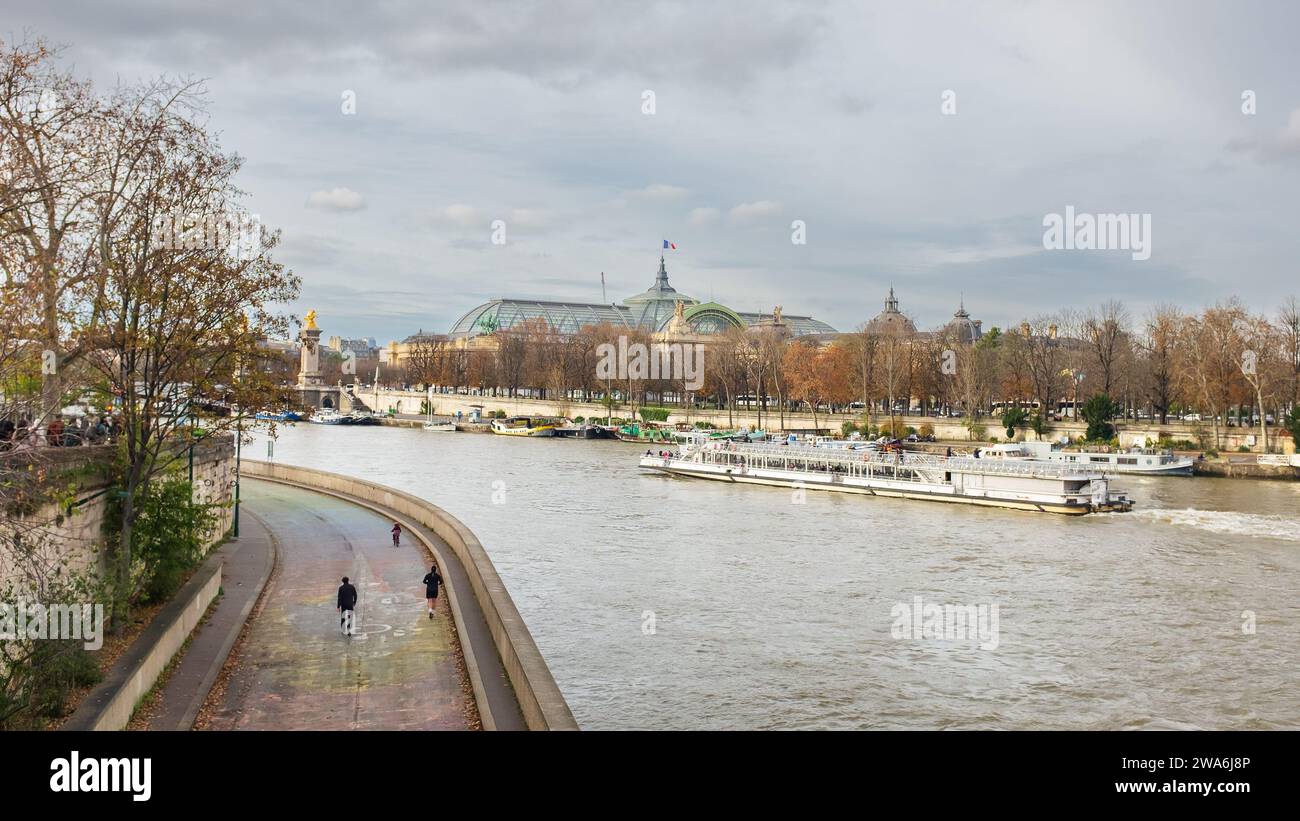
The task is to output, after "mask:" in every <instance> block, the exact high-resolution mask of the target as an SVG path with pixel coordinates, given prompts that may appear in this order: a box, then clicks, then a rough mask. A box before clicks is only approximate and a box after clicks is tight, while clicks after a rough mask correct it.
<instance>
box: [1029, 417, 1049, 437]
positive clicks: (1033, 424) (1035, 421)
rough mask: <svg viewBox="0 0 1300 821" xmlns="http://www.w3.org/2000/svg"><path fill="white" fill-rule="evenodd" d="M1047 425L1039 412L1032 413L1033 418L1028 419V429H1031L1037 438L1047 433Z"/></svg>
mask: <svg viewBox="0 0 1300 821" xmlns="http://www.w3.org/2000/svg"><path fill="white" fill-rule="evenodd" d="M1048 427H1049V426H1048V424H1047V420H1046V419H1044V418H1043V415H1042V414H1041V413H1036V414H1034V415H1033V418H1031V419H1030V420H1029V429H1030V430H1032V431H1033V432H1034V435H1035V436H1037V437H1038V438H1039V439H1042V438H1043V437H1044V436H1046V435H1047V431H1048Z"/></svg>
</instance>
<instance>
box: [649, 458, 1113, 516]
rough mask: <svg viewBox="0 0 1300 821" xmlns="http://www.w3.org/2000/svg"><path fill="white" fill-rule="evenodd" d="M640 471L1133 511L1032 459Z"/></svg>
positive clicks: (667, 462) (818, 461)
mask: <svg viewBox="0 0 1300 821" xmlns="http://www.w3.org/2000/svg"><path fill="white" fill-rule="evenodd" d="M640 464H641V467H642V468H644V469H647V470H653V471H657V472H661V473H668V474H672V475H675V476H685V477H690V478H694V479H713V480H717V481H723V482H733V483H747V484H757V485H776V486H779V487H798V488H806V489H808V490H829V491H836V492H840V493H859V494H863V495H868V496H894V497H898V498H904V499H925V500H929V501H938V502H953V503H958V504H969V505H981V506H986V507H1002V508H1012V509H1016V510H1032V511H1039V512H1044V513H1063V514H1067V515H1074V516H1079V515H1083V514H1086V513H1096V512H1106V511H1115V512H1121V511H1126V510H1129V509H1130V508H1131V507H1132V505H1133V503H1132V501H1130V500H1129V499H1128V498H1127V497H1126V496H1124V495H1123V494H1120V493H1112V492H1111V489H1110V483H1109V480H1108V479H1107V478H1106V477H1105V476H1104V475H1103V474H1101V473H1099V472H1097V471H1092V470H1088V469H1086V468H1085V467H1082V466H1077V465H1069V464H1046V463H1042V462H1035V461H1029V460H1025V461H1017V460H1013V459H1006V460H999V459H975V458H970V457H944V456H933V455H930V454H925V453H901V452H900V453H891V454H881V453H870V452H863V451H852V450H845V451H836V450H831V449H828V448H815V447H807V446H802V445H771V444H742V443H734V442H713V443H709V444H706V445H703V446H699V447H689V446H688V447H685V448H682V449H681V450H680V451H678V452H676V453H668V454H667V455H664V456H659V455H656V454H647V455H645V456H643V457H641V462H640Z"/></svg>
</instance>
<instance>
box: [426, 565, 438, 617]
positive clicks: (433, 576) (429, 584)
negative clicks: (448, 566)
mask: <svg viewBox="0 0 1300 821" xmlns="http://www.w3.org/2000/svg"><path fill="white" fill-rule="evenodd" d="M441 583H442V576H439V575H438V565H436V564H435V565H434V566H433V567H431V568H429V572H428V573H426V574H425V576H424V599H425V601H427V602H428V603H429V618H433V608H434V607H436V606H437V604H438V585H439V584H441Z"/></svg>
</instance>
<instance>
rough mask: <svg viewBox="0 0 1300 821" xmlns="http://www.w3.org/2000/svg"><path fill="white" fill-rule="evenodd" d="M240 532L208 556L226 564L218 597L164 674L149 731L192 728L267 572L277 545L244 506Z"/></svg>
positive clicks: (269, 570)
mask: <svg viewBox="0 0 1300 821" xmlns="http://www.w3.org/2000/svg"><path fill="white" fill-rule="evenodd" d="M239 531H240V534H239V535H240V538H239V539H238V540H236V541H232V542H227V543H226V544H224V545H222V547H221V549H220V550H218V551H217V552H216V553H215V554H213V555H212V556H211V557H209V558H208V561H209V562H221V563H223V564H224V565H225V566H224V567H223V568H222V570H221V597H220V598H219V599H218V600H217V604H216V607H215V608H213V610H212V612H211V613H210V614H208V617H207V619H205V620H204V621H203V622H202V623H201V624H200V625H199V626H198V627H197V628H195V631H194V634H193V636H192V637H191V639H190V643H189V646H188V647H187V648H186V650H185V655H184V656H182V657H181V660H180V661H179V662H178V663H177V665H176V667H175V669H174V670H173V671H172V673H171V675H170V676H168V678H167V684H166V686H165V687H164V688H163V691H162V698H161V700H160V701H159V704H158V708H157V711H156V712H155V713H154V716H153V718H151V719H150V721H149V729H150V730H188V729H190V727H191V726H193V724H194V719H195V717H196V716H197V715H198V712H199V708H200V707H201V706H202V705H203V700H204V698H206V697H207V694H208V691H209V690H210V689H211V688H212V683H213V681H215V680H216V677H217V674H218V673H220V672H221V665H222V663H223V662H224V660H225V658H226V656H227V655H228V654H229V653H230V648H231V647H232V646H233V645H234V643H235V640H236V639H237V638H239V631H240V630H241V629H243V626H244V621H245V619H247V618H248V614H249V612H250V611H251V610H252V609H253V604H254V603H255V602H256V600H257V595H258V593H260V592H261V590H262V586H263V585H264V584H265V583H266V578H267V576H269V575H270V573H271V568H272V566H273V565H274V564H275V546H274V544H273V543H272V539H271V534H270V533H269V532H268V531H267V529H266V527H265V525H263V524H262V523H261V522H260V521H258V520H257V518H256V517H254V516H251V515H249V513H248V510H247V509H245V510H243V511H241V515H240V520H239Z"/></svg>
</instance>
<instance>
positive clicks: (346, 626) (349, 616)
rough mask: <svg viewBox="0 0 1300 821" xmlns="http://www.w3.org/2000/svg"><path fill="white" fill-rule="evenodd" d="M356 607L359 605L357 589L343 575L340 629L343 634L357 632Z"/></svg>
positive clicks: (340, 599)
mask: <svg viewBox="0 0 1300 821" xmlns="http://www.w3.org/2000/svg"><path fill="white" fill-rule="evenodd" d="M356 607H357V589H356V588H355V587H353V586H352V585H351V584H349V583H348V577H347V576H344V577H343V584H341V585H339V600H338V608H339V629H340V630H342V631H343V635H345V636H351V635H353V634H354V633H356V630H357V623H356V612H355V611H356Z"/></svg>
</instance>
